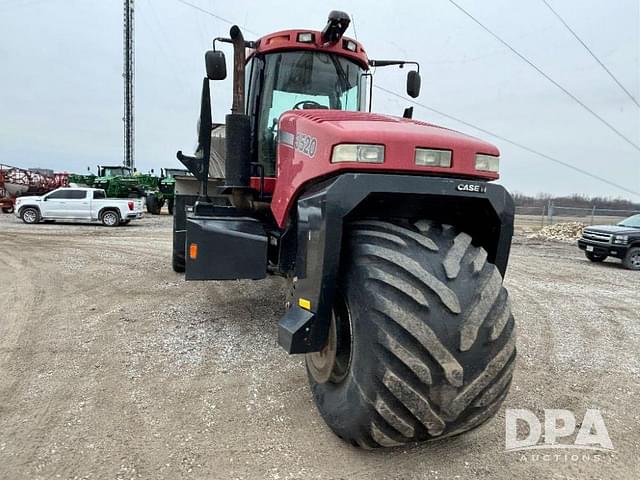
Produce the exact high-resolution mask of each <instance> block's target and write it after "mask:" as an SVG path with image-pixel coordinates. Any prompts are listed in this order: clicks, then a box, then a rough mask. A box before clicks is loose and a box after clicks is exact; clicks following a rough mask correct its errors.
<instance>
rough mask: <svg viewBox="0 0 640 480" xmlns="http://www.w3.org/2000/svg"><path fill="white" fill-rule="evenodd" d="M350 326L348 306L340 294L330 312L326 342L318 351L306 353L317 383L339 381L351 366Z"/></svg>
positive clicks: (309, 367) (310, 371)
mask: <svg viewBox="0 0 640 480" xmlns="http://www.w3.org/2000/svg"><path fill="white" fill-rule="evenodd" d="M351 332H352V326H351V314H350V312H349V308H348V306H347V304H346V302H345V300H344V297H343V296H342V295H340V294H338V295H337V299H336V304H335V305H334V308H333V310H332V312H331V325H330V326H329V335H328V336H329V338H328V339H327V344H326V345H325V346H324V348H323V349H322V350H320V351H319V352H313V353H308V354H307V355H306V360H307V368H308V369H309V373H311V376H312V377H313V379H314V380H315V381H316V382H318V383H326V382H331V383H340V382H341V381H342V380H344V379H345V377H346V376H347V375H348V373H349V369H350V366H351V350H352V343H353V341H352V335H351Z"/></svg>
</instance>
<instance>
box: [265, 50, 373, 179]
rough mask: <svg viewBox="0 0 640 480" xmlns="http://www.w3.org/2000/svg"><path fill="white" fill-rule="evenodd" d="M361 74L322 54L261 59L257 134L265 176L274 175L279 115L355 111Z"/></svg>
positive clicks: (352, 66)
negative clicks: (298, 111) (299, 111)
mask: <svg viewBox="0 0 640 480" xmlns="http://www.w3.org/2000/svg"><path fill="white" fill-rule="evenodd" d="M361 73H362V68H360V67H359V66H358V65H356V64H355V63H353V62H352V61H350V60H347V59H346V58H344V57H340V56H337V55H329V54H326V53H322V52H316V51H296V52H282V53H272V54H269V55H267V56H266V57H265V66H264V89H263V92H262V94H261V99H260V110H259V111H260V116H259V125H258V131H257V134H258V159H259V161H260V163H261V164H262V165H263V167H264V171H265V175H266V176H273V175H274V174H275V153H276V151H275V142H276V134H277V129H278V119H279V118H280V115H282V114H283V113H284V112H286V111H288V110H293V109H294V108H296V109H313V108H329V109H334V110H353V111H355V110H359V109H360V100H361V99H360V75H361Z"/></svg>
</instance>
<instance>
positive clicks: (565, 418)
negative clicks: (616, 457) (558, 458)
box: [505, 408, 613, 452]
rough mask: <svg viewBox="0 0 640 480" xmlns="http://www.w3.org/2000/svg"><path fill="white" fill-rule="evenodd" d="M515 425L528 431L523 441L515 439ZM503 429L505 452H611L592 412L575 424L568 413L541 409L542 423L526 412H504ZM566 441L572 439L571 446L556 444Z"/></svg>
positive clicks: (598, 418)
mask: <svg viewBox="0 0 640 480" xmlns="http://www.w3.org/2000/svg"><path fill="white" fill-rule="evenodd" d="M519 423H520V425H522V426H525V425H526V426H527V428H528V432H527V433H526V435H525V437H524V438H518V424H519ZM505 426H506V431H505V434H506V438H505V452H517V451H522V450H539V449H548V448H554V449H556V448H562V449H564V448H568V449H581V450H603V451H610V450H613V443H611V438H610V437H609V432H608V431H607V427H605V425H604V420H603V419H602V415H601V414H600V411H599V410H595V409H589V410H587V411H586V412H585V414H584V418H583V419H582V422H581V423H576V417H575V415H574V414H573V412H571V411H570V410H561V409H558V410H555V409H545V411H544V419H543V420H542V421H540V420H538V417H536V415H535V414H534V413H533V412H532V411H530V410H524V409H523V410H516V409H511V408H507V410H506V414H505ZM576 430H577V434H576ZM542 437H544V441H543V442H541V438H542ZM569 437H572V438H573V443H570V442H569V441H567V440H565V441H564V442H559V441H558V440H559V439H562V438H564V439H568V438H569Z"/></svg>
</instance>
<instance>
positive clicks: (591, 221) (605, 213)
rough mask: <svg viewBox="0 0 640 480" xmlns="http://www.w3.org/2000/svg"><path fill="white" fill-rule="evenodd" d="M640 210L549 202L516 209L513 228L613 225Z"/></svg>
mask: <svg viewBox="0 0 640 480" xmlns="http://www.w3.org/2000/svg"><path fill="white" fill-rule="evenodd" d="M637 213H640V210H615V209H610V208H601V207H598V206H597V205H594V206H593V207H590V208H579V207H566V206H563V205H556V204H555V203H553V202H549V203H547V204H546V205H539V206H533V207H516V218H515V226H516V228H517V229H518V228H519V229H521V230H537V229H539V228H542V227H544V226H546V225H553V224H554V223H566V222H580V223H584V224H586V225H599V224H605V225H606V224H615V223H618V222H620V221H621V220H624V219H625V218H627V217H630V216H631V215H635V214H637Z"/></svg>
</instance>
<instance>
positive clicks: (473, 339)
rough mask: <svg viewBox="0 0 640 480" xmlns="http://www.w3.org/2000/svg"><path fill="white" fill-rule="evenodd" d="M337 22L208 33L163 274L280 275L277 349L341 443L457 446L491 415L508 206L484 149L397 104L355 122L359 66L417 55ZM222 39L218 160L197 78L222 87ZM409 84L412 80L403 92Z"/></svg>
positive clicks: (500, 380)
mask: <svg viewBox="0 0 640 480" xmlns="http://www.w3.org/2000/svg"><path fill="white" fill-rule="evenodd" d="M349 22H350V19H349V16H348V15H347V14H345V13H343V12H337V11H334V12H331V14H330V15H329V19H328V22H327V24H326V26H325V28H324V29H323V30H322V31H314V30H287V31H280V32H277V33H272V34H268V35H265V36H263V37H262V38H260V39H257V40H255V41H245V39H244V37H243V35H242V32H241V31H240V28H239V27H237V26H233V27H232V28H231V31H230V38H216V39H215V40H214V42H213V45H214V50H211V51H209V52H207V53H206V54H205V63H206V71H207V78H205V79H204V81H203V89H202V97H201V106H200V112H201V113H200V123H199V125H200V128H199V139H198V149H197V150H196V154H195V155H193V156H187V155H184V154H183V153H182V152H178V158H179V159H180V160H181V161H182V163H183V164H184V165H185V166H186V167H187V168H188V169H189V170H190V171H191V172H192V173H193V175H194V177H192V178H195V179H196V182H194V181H192V180H191V179H189V178H187V177H185V178H184V179H183V178H176V187H175V188H176V202H175V210H174V220H175V222H174V248H175V250H174V252H173V253H174V254H173V267H174V269H175V270H176V271H185V277H186V279H187V280H235V279H260V278H264V277H266V276H267V275H269V274H275V275H281V276H283V277H285V278H286V279H287V280H288V283H289V286H290V295H289V301H288V302H287V307H288V309H287V311H286V313H285V314H284V316H283V317H282V319H281V320H280V323H279V326H278V341H279V343H280V345H281V346H282V347H283V348H284V349H285V350H286V351H287V352H288V353H291V354H304V355H305V356H306V365H307V372H308V378H309V383H310V386H311V391H312V393H313V398H314V400H315V403H316V405H317V407H318V409H319V411H320V414H321V415H322V417H323V418H324V420H325V421H326V422H327V424H328V425H329V426H330V427H331V429H333V431H334V432H335V433H336V434H337V435H339V436H340V437H341V438H343V439H344V440H346V441H348V442H350V443H352V444H354V445H359V446H361V447H365V448H372V447H381V446H394V445H401V444H407V443H412V442H416V441H420V440H430V439H436V438H443V437H447V436H451V435H457V434H459V433H462V432H464V431H467V430H470V429H472V428H475V427H476V426H478V425H480V424H481V423H483V422H484V421H486V420H487V419H489V418H491V417H492V416H493V415H494V414H495V413H496V412H497V411H498V410H499V408H500V405H501V404H502V401H503V400H504V398H505V397H506V395H507V392H508V391H509V387H510V385H511V378H512V373H513V369H514V366H515V357H516V349H515V328H514V319H513V316H512V314H511V308H510V305H509V301H508V295H507V291H506V290H505V289H504V287H503V284H502V278H503V276H504V273H505V271H506V269H507V262H508V258H509V250H510V247H511V238H512V234H513V216H514V206H513V200H512V198H511V196H510V195H509V193H508V192H507V191H506V190H505V188H504V187H502V186H501V185H497V184H495V183H492V181H493V180H497V179H498V177H499V173H498V170H499V151H498V149H497V148H496V147H495V146H494V145H491V144H490V143H488V142H485V141H482V140H479V139H477V138H473V137H470V136H468V135H464V134H461V133H458V132H455V131H452V130H450V129H444V128H441V127H437V126H434V125H432V124H429V123H426V122H421V121H416V120H412V119H411V117H412V113H413V111H412V109H411V108H407V109H405V111H404V115H403V118H400V117H395V116H390V115H380V114H375V113H370V112H369V102H368V101H367V100H368V99H367V96H368V94H369V92H371V91H372V90H371V87H372V85H371V83H370V82H372V81H373V76H372V74H371V67H373V68H376V67H385V66H391V65H395V66H398V65H400V66H404V65H407V64H415V62H411V61H405V60H373V59H369V58H368V56H367V53H365V49H364V48H363V47H362V45H361V44H360V43H359V42H358V41H356V40H353V39H350V38H346V37H343V34H344V32H345V30H346V29H347V27H348V25H349ZM224 43H231V44H233V51H234V55H233V57H234V61H233V65H232V68H231V70H232V71H233V104H232V109H231V113H230V114H228V115H227V116H226V121H225V133H224V135H225V139H226V145H225V149H224V152H221V151H218V152H216V151H215V150H216V147H215V145H214V142H213V141H212V140H213V139H215V138H217V137H216V135H217V132H218V131H219V129H218V128H215V129H214V126H213V124H212V120H211V98H210V91H209V80H222V79H224V78H225V77H226V71H227V68H226V62H225V57H224V54H223V52H221V51H220V50H215V47H216V46H218V45H221V44H224ZM247 52H248V56H247V57H245V54H246V53H247ZM245 80H246V81H245ZM419 90H420V76H419V74H418V71H417V69H416V70H411V71H409V72H408V75H407V94H408V95H409V96H411V97H416V96H418V93H419ZM212 137H213V138H212ZM218 161H222V162H223V163H224V164H219V165H218V166H219V167H220V168H211V164H212V163H213V164H215V163H217V162H218ZM210 172H222V176H221V177H218V178H211V179H210ZM197 181H199V182H200V185H199V187H198V186H197ZM216 182H217V184H216ZM189 185H191V186H192V187H196V188H191V191H190V192H189V188H188V187H189ZM237 313H238V316H239V318H238V321H239V322H241V321H242V319H241V318H240V317H242V312H241V311H238V312H237Z"/></svg>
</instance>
